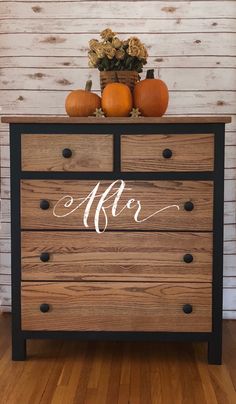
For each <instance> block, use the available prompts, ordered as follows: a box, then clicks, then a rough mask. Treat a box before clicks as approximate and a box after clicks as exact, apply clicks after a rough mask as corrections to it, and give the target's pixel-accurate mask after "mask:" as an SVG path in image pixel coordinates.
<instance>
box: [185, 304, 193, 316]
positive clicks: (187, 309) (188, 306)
mask: <svg viewBox="0 0 236 404" xmlns="http://www.w3.org/2000/svg"><path fill="white" fill-rule="evenodd" d="M192 311H193V308H192V305H191V304H185V305H184V306H183V312H184V313H185V314H190V313H192Z"/></svg>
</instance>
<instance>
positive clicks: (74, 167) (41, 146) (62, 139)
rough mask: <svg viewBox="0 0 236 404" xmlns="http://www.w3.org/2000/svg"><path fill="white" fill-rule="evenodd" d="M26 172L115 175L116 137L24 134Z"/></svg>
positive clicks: (22, 159) (23, 156) (22, 149)
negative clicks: (114, 154)
mask: <svg viewBox="0 0 236 404" xmlns="http://www.w3.org/2000/svg"><path fill="white" fill-rule="evenodd" d="M21 166H22V170H23V171H113V135H100V134H98V135H94V134H86V135H84V134H76V135H66V134H63V135H57V134H49V135H43V134H40V135H35V134H22V137H21Z"/></svg>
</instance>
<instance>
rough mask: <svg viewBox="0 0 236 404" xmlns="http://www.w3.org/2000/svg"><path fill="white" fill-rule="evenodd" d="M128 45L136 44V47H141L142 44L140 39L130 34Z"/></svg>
mask: <svg viewBox="0 0 236 404" xmlns="http://www.w3.org/2000/svg"><path fill="white" fill-rule="evenodd" d="M129 46H138V47H141V46H142V42H141V41H140V39H138V38H137V37H136V36H132V37H131V38H129Z"/></svg>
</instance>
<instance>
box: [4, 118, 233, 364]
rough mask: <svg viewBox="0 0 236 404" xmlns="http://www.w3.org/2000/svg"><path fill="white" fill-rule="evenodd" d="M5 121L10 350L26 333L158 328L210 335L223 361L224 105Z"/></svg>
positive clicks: (136, 334) (144, 332)
mask: <svg viewBox="0 0 236 404" xmlns="http://www.w3.org/2000/svg"><path fill="white" fill-rule="evenodd" d="M2 121H3V122H8V123H10V144H11V220H12V222H11V223H12V312H13V322H12V325H13V328H12V331H13V332H12V337H13V344H12V347H13V350H12V352H13V353H12V358H13V359H14V360H24V359H25V358H26V340H27V339H29V338H72V337H73V338H81V339H104V340H108V339H115V340H117V339H119V340H125V339H129V340H137V339H138V340H140V339H143V340H146V341H150V340H160V339H162V340H168V341H169V340H185V341H207V342H208V360H209V363H215V364H220V363H221V315H222V261H223V256H222V250H223V189H224V129H225V123H227V122H230V118H228V117H209V118H206V117H202V118H201V117H197V118H194V117H179V118H152V119H151V118H150V119H149V118H138V119H132V118H120V119H113V118H100V119H96V118H84V119H77V118H64V117H50V118H49V117H37V116H35V117H32V116H31V117H19V116H18V117H4V118H3V119H2ZM104 230H105V231H104Z"/></svg>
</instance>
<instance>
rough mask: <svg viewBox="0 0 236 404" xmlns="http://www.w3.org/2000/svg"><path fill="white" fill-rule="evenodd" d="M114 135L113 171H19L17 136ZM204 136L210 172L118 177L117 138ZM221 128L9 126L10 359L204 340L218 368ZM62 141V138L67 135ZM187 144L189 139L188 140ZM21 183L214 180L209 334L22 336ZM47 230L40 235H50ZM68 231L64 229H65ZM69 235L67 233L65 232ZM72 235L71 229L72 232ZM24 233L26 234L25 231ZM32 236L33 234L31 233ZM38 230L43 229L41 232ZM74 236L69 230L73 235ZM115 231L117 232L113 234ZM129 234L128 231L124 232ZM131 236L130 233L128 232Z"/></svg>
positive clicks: (199, 125)
mask: <svg viewBox="0 0 236 404" xmlns="http://www.w3.org/2000/svg"><path fill="white" fill-rule="evenodd" d="M25 133H30V134H32V136H33V135H34V134H78V135H79V134H86V133H88V134H89V133H93V134H106V133H107V134H113V136H114V171H113V172H110V173H108V172H96V173H95V172H86V173H82V172H23V171H22V170H21V134H25ZM194 133H195V134H201V133H202V134H207V133H213V134H214V135H215V136H214V138H215V151H214V156H215V163H214V164H215V165H214V171H213V172H168V173H167V172H148V173H147V172H145V173H144V172H135V173H132V172H129V173H126V172H122V173H121V167H120V166H121V155H120V154H121V153H120V135H121V134H189V136H190V137H191V134H194ZM224 134H225V124H224V123H196V124H193V123H167V124H163V123H162V124H159V123H154V124H152V123H137V124H136V123H132V124H129V123H119V124H117V123H114V124H112V123H109V124H106V123H96V124H95V123H86V124H77V123H62V124H61V123H60V124H58V123H35V124H31V123H25V124H22V123H19V124H17V123H11V124H10V155H11V240H12V250H11V251H12V252H11V262H12V264H11V265H12V275H11V280H12V359H13V360H25V359H26V340H27V339H31V338H37V339H42V338H44V339H47V338H60V339H71V338H78V339H81V340H116V341H117V340H133V341H138V340H142V341H144V340H145V341H158V340H162V341H206V342H208V362H209V363H211V364H221V352H222V280H223V213H224V199H223V197H224ZM65 136H66V135H65ZM190 141H191V140H190ZM21 179H64V180H65V179H81V180H83V179H85V180H87V179H98V180H99V179H106V180H115V179H124V180H136V179H137V180H175V179H176V180H177V179H178V180H212V181H214V211H213V212H214V213H213V289H212V293H213V294H212V332H107V331H106V332H105V331H99V332H98V331H89V332H85V331H24V330H22V329H21V237H20V234H21V223H20V181H21ZM49 230H50V229H47V230H43V231H49ZM65 230H66V229H65ZM67 230H68V229H67ZM70 230H71V229H70ZM137 230H138V229H137ZM191 230H194V229H191ZM24 231H27V229H24ZM30 231H32V230H30ZM40 231H42V230H40ZM72 231H73V230H72ZM116 231H117V230H116ZM126 231H131V230H126ZM132 231H133V229H132Z"/></svg>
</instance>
